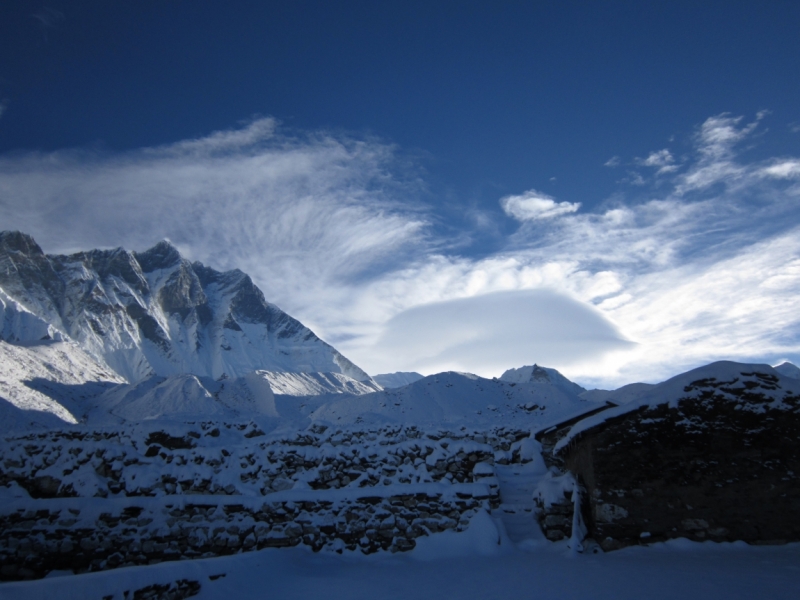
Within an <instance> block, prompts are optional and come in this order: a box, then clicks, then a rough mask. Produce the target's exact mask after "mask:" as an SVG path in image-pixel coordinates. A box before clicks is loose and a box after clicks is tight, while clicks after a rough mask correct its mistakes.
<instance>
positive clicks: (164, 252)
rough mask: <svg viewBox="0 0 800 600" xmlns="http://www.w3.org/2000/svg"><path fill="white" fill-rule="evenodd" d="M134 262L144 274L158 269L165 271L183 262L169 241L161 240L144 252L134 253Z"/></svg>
mask: <svg viewBox="0 0 800 600" xmlns="http://www.w3.org/2000/svg"><path fill="white" fill-rule="evenodd" d="M134 256H136V260H137V261H139V265H141V267H142V271H143V272H144V273H150V272H151V271H156V270H158V269H166V268H168V267H172V266H174V265H175V264H177V263H179V262H180V261H181V260H183V257H182V256H181V253H180V252H178V249H177V248H176V247H175V246H173V245H172V242H170V241H169V240H161V241H160V242H158V243H157V244H156V245H155V246H153V247H152V248H150V249H149V250H145V251H144V252H134Z"/></svg>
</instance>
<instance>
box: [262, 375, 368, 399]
mask: <svg viewBox="0 0 800 600" xmlns="http://www.w3.org/2000/svg"><path fill="white" fill-rule="evenodd" d="M259 373H260V374H261V376H262V377H263V378H264V379H266V380H267V381H268V382H269V385H270V386H271V387H272V390H273V392H275V393H276V394H282V395H284V396H319V395H322V394H355V395H359V394H369V393H371V392H377V391H380V390H381V389H382V388H381V386H380V385H378V383H377V381H376V380H375V379H374V378H373V379H371V380H370V379H368V380H365V381H358V380H356V379H353V378H352V377H348V376H347V375H344V374H343V373H289V372H286V371H259Z"/></svg>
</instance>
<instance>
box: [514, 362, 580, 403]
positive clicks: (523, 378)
mask: <svg viewBox="0 0 800 600" xmlns="http://www.w3.org/2000/svg"><path fill="white" fill-rule="evenodd" d="M500 381H507V382H509V383H540V384H546V385H552V386H554V387H556V388H558V389H560V390H561V391H563V392H564V393H566V394H571V395H575V396H577V395H579V394H582V393H583V392H585V391H586V390H585V389H584V388H582V387H581V386H579V385H578V384H577V383H573V382H572V381H570V380H569V379H567V378H566V377H564V376H563V375H562V374H561V373H559V372H558V371H556V370H555V369H549V368H547V367H540V366H539V365H529V366H525V367H520V368H519V369H509V370H508V371H506V372H505V373H503V374H502V375H501V376H500Z"/></svg>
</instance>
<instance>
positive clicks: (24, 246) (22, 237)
mask: <svg viewBox="0 0 800 600" xmlns="http://www.w3.org/2000/svg"><path fill="white" fill-rule="evenodd" d="M0 251H3V252H4V253H8V252H20V253H22V254H26V255H28V256H31V255H35V254H39V255H43V254H44V252H42V249H41V248H40V247H39V244H37V243H36V240H34V239H33V237H32V236H30V235H28V234H27V233H22V232H21V231H0Z"/></svg>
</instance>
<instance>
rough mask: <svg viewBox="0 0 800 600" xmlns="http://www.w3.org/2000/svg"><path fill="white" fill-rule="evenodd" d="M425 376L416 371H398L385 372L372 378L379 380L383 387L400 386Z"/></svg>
mask: <svg viewBox="0 0 800 600" xmlns="http://www.w3.org/2000/svg"><path fill="white" fill-rule="evenodd" d="M423 377H424V376H423V375H420V374H419V373H417V372H415V371H411V372H404V371H398V372H397V373H383V374H381V375H373V376H372V379H374V380H375V381H377V382H378V383H379V384H380V385H381V387H383V388H399V387H403V386H404V385H408V384H410V383H414V382H415V381H419V380H420V379H422V378H423Z"/></svg>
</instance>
